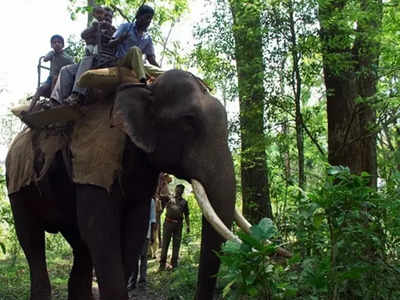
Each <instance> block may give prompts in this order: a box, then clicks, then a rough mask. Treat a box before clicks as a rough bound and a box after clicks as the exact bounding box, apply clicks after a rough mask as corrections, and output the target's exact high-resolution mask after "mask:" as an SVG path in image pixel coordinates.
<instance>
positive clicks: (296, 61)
mask: <svg viewBox="0 0 400 300" xmlns="http://www.w3.org/2000/svg"><path fill="white" fill-rule="evenodd" d="M288 4H289V18H290V20H289V24H290V42H291V45H290V47H291V54H292V59H293V83H292V88H293V94H294V101H295V107H296V110H295V111H296V142H297V154H298V159H297V161H298V168H299V172H298V174H299V187H300V188H301V189H304V186H305V181H306V178H305V174H304V132H303V120H302V118H303V117H302V114H301V75H300V56H299V53H298V50H297V47H298V46H297V38H296V29H295V26H296V25H295V18H294V15H293V14H294V11H293V2H292V1H289V2H288Z"/></svg>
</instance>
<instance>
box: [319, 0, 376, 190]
mask: <svg viewBox="0 0 400 300" xmlns="http://www.w3.org/2000/svg"><path fill="white" fill-rule="evenodd" d="M346 3H347V1H343V0H340V1H331V2H329V3H325V4H324V5H321V6H320V10H319V18H320V25H321V39H322V47H323V64H324V76H325V85H326V90H327V112H328V151H329V153H328V160H329V163H330V164H332V165H344V166H348V167H349V168H350V170H351V171H352V172H353V173H356V174H360V173H361V172H368V173H369V174H370V175H371V181H370V183H371V186H374V187H375V186H376V176H377V175H376V174H377V171H376V169H377V163H376V134H375V130H374V128H373V127H374V126H375V122H376V117H375V111H374V109H373V107H372V106H371V103H372V102H373V101H374V97H375V94H376V82H377V74H376V71H377V65H378V56H379V42H378V39H377V34H378V29H379V27H380V22H381V14H382V3H381V0H378V1H377V0H361V1H360V3H359V4H360V9H361V11H362V14H361V17H360V20H355V24H356V25H357V28H356V29H355V30H352V29H351V28H349V27H350V26H354V25H349V26H348V27H345V26H343V25H339V22H338V21H336V22H332V20H333V18H337V17H340V16H339V15H338V12H339V11H341V10H343V9H344V8H345V5H346ZM352 35H353V36H355V40H354V42H353V43H351V38H352Z"/></svg>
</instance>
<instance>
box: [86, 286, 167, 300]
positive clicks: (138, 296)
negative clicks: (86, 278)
mask: <svg viewBox="0 0 400 300" xmlns="http://www.w3.org/2000/svg"><path fill="white" fill-rule="evenodd" d="M93 296H94V299H95V300H99V299H100V298H99V289H98V288H97V287H93ZM165 299H166V298H164V297H160V296H157V295H156V294H155V293H154V291H152V290H151V289H150V288H145V289H144V288H136V289H134V290H133V291H132V292H130V293H129V300H165Z"/></svg>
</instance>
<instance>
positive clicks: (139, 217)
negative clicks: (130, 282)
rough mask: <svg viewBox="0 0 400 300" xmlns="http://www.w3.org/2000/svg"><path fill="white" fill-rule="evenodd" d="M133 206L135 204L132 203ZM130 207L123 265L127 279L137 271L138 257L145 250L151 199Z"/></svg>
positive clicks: (124, 237) (127, 212)
mask: <svg viewBox="0 0 400 300" xmlns="http://www.w3.org/2000/svg"><path fill="white" fill-rule="evenodd" d="M132 204H133V203H132ZM134 205H135V206H131V207H129V209H127V211H126V214H125V215H124V222H123V231H122V234H123V236H122V238H123V241H124V242H123V265H124V272H125V278H129V276H130V275H132V272H133V271H134V270H136V271H137V268H138V266H137V264H138V257H139V254H140V252H141V251H142V248H143V243H144V239H145V237H146V234H147V229H148V226H149V216H150V198H148V199H147V200H143V201H141V202H138V203H134Z"/></svg>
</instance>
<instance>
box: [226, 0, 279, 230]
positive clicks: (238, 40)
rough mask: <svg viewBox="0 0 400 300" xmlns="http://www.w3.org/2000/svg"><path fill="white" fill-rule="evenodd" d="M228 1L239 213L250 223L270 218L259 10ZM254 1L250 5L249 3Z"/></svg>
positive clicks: (241, 3) (252, 6)
mask: <svg viewBox="0 0 400 300" xmlns="http://www.w3.org/2000/svg"><path fill="white" fill-rule="evenodd" d="M250 2H252V3H249V1H246V3H244V2H243V1H240V0H230V7H231V12H232V16H233V35H234V39H235V54H236V65H237V70H238V86H239V98H240V133H241V179H242V198H243V213H244V215H245V216H246V218H248V219H249V220H250V221H251V222H253V223H255V222H258V221H259V220H260V219H261V218H263V217H266V216H267V217H269V218H271V219H272V208H271V203H270V198H269V183H268V173H267V161H266V158H267V157H266V153H265V148H266V142H265V131H264V111H265V107H264V99H265V91H264V85H263V78H264V61H263V49H262V32H261V22H260V11H258V10H257V9H256V8H257V7H259V6H258V5H256V3H255V2H257V0H254V1H250ZM253 2H254V3H253Z"/></svg>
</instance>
